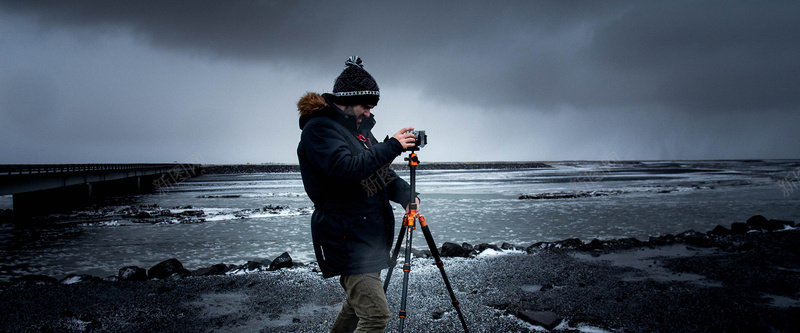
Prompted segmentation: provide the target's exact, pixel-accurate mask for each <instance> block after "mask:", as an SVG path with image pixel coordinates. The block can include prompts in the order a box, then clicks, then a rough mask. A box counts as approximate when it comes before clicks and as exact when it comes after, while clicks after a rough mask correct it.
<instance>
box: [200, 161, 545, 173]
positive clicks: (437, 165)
mask: <svg viewBox="0 0 800 333" xmlns="http://www.w3.org/2000/svg"><path fill="white" fill-rule="evenodd" d="M552 167H553V166H552V165H550V164H547V163H541V162H430V163H421V164H420V165H419V166H418V170H476V169H497V170H514V169H542V168H552ZM392 168H393V169H395V170H406V169H408V166H407V165H405V164H398V163H395V164H393V165H392ZM272 172H300V166H299V165H298V164H209V165H204V166H203V167H202V173H204V174H240V173H272Z"/></svg>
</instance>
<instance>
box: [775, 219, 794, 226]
mask: <svg viewBox="0 0 800 333" xmlns="http://www.w3.org/2000/svg"><path fill="white" fill-rule="evenodd" d="M769 222H771V223H779V224H783V225H785V226H787V227H794V221H784V220H773V219H769Z"/></svg>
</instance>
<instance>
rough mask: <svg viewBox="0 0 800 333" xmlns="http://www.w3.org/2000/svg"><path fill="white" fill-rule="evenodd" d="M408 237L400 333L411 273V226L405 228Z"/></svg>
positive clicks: (404, 316) (401, 332)
mask: <svg viewBox="0 0 800 333" xmlns="http://www.w3.org/2000/svg"><path fill="white" fill-rule="evenodd" d="M406 230H407V231H408V237H407V238H406V252H405V255H406V258H405V263H404V264H403V293H402V298H401V299H400V333H403V324H405V319H406V298H407V296H408V275H409V274H410V273H411V236H412V235H413V234H414V227H413V225H412V226H410V227H408V228H406Z"/></svg>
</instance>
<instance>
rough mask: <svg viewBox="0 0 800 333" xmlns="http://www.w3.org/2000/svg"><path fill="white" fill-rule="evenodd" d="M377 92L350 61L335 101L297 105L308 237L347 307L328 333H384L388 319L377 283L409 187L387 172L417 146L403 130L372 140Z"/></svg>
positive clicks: (313, 97)
mask: <svg viewBox="0 0 800 333" xmlns="http://www.w3.org/2000/svg"><path fill="white" fill-rule="evenodd" d="M379 95H380V92H379V89H378V84H377V83H376V82H375V79H374V78H373V77H372V76H371V75H370V74H369V73H367V71H366V70H364V68H363V65H362V62H361V59H360V58H358V57H350V59H348V60H347V62H346V63H345V69H344V71H342V73H341V74H340V75H339V77H338V78H336V81H335V83H334V86H333V93H330V94H323V95H319V94H316V93H307V94H306V95H305V96H303V97H302V98H301V99H300V101H298V103H297V108H298V111H299V112H300V129H302V131H303V132H302V134H301V138H300V144H299V145H298V147H297V156H298V159H299V162H300V172H301V175H302V178H303V185H304V187H305V190H306V193H308V196H309V198H310V199H311V201H313V202H314V214H313V215H312V216H311V236H312V239H313V242H314V252H315V254H316V258H317V262H318V263H319V266H320V269H321V270H322V275H323V277H325V278H328V277H333V276H336V275H340V276H341V277H340V282H341V285H342V287H343V288H344V290H345V293H346V299H345V300H344V303H343V305H342V309H341V311H340V312H339V315H338V316H337V317H336V321H335V322H334V324H333V328H332V332H352V331H354V330H355V329H356V328H358V332H373V331H374V332H383V331H384V328H385V326H386V323H387V322H388V321H389V318H390V313H389V307H388V304H387V302H386V295H385V294H384V292H383V286H382V283H381V279H380V271H381V270H382V269H384V268H387V267H388V266H389V261H390V258H389V252H390V251H391V246H392V239H393V238H394V215H393V213H392V207H391V204H390V202H389V201H390V200H391V201H394V202H397V203H401V204H403V205H405V204H407V203H409V202H410V200H411V194H410V186H409V184H408V183H407V182H406V181H404V180H402V179H401V178H399V177H398V176H397V174H396V173H395V172H394V171H393V170H391V169H390V168H389V166H390V165H391V163H392V161H393V160H394V159H395V158H396V157H397V156H399V155H400V154H401V153H402V152H403V151H404V150H406V149H408V148H411V147H413V146H414V143H415V137H414V134H411V133H407V132H408V131H410V130H413V128H411V127H405V128H403V129H401V130H399V131H398V132H397V133H395V134H394V135H393V136H392V137H391V138H389V139H387V140H386V141H384V142H381V143H378V142H377V140H375V137H374V136H373V135H372V132H371V130H372V127H373V126H374V125H375V119H374V116H373V115H372V109H373V108H374V107H375V106H376V105H377V104H378V99H379Z"/></svg>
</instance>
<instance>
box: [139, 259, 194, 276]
mask: <svg viewBox="0 0 800 333" xmlns="http://www.w3.org/2000/svg"><path fill="white" fill-rule="evenodd" d="M176 273H178V274H181V273H189V272H188V271H187V270H186V269H185V268H183V264H181V262H180V261H178V259H175V258H172V259H167V260H164V261H162V262H160V263H158V264H156V265H155V266H153V267H151V268H150V269H149V270H148V271H147V277H148V278H151V279H166V278H168V277H170V276H171V275H173V274H176Z"/></svg>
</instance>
